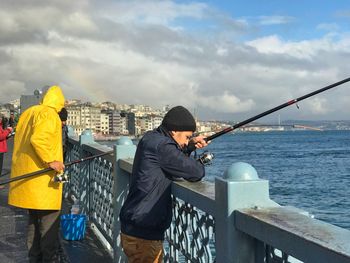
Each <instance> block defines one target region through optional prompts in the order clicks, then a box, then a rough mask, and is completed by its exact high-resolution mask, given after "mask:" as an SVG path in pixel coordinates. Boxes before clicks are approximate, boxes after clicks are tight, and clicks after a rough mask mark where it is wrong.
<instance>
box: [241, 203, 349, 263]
mask: <svg viewBox="0 0 350 263" xmlns="http://www.w3.org/2000/svg"><path fill="white" fill-rule="evenodd" d="M235 223H236V224H235V226H236V228H237V229H238V230H240V231H242V232H244V233H246V234H248V235H250V236H252V237H254V238H256V239H258V240H260V241H262V242H264V243H266V244H269V245H271V246H272V247H275V248H278V249H280V250H282V251H283V252H285V253H287V254H289V255H292V256H293V257H295V258H297V259H299V260H302V261H304V262H317V263H322V262H324V263H326V262H337V263H342V262H344V263H345V262H349V260H350V231H349V230H347V229H343V228H340V227H337V226H334V225H331V224H328V223H325V222H322V221H320V220H316V219H314V218H311V217H309V216H306V215H303V214H300V213H297V212H296V211H295V210H294V209H290V208H286V207H273V208H261V209H242V210H236V211H235Z"/></svg>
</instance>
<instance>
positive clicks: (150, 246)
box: [120, 233, 163, 263]
mask: <svg viewBox="0 0 350 263" xmlns="http://www.w3.org/2000/svg"><path fill="white" fill-rule="evenodd" d="M120 236H121V241H122V247H123V250H124V253H125V255H126V256H127V258H128V263H161V262H163V241H162V240H146V239H142V238H137V237H132V236H128V235H125V234H123V233H120Z"/></svg>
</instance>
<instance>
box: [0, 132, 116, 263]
mask: <svg viewBox="0 0 350 263" xmlns="http://www.w3.org/2000/svg"><path fill="white" fill-rule="evenodd" d="M8 146H9V152H8V153H6V154H5V158H4V168H3V171H2V174H3V176H1V177H0V180H3V179H6V178H9V172H10V169H11V156H12V148H13V138H11V139H9V140H8ZM7 196H8V185H6V186H5V188H3V189H0V263H27V262H28V257H27V247H26V232H27V220H28V217H27V211H26V210H24V209H18V208H15V207H12V206H9V205H8V204H7ZM69 205H70V204H69V203H68V202H67V201H65V202H64V203H63V206H62V213H67V212H68V211H69ZM61 244H62V248H63V253H64V254H65V255H66V257H67V258H68V260H69V261H70V262H71V263H73V262H74V263H80V262H82V263H83V262H84V263H90V262H91V263H92V262H103V263H112V262H113V261H112V258H111V257H110V255H109V254H108V252H107V251H106V250H105V249H104V248H103V247H102V245H101V244H100V242H99V241H98V240H97V238H96V237H95V236H94V234H93V233H92V232H91V230H90V229H87V232H86V236H85V239H84V240H82V241H66V240H61Z"/></svg>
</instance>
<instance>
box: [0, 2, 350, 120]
mask: <svg viewBox="0 0 350 263" xmlns="http://www.w3.org/2000/svg"><path fill="white" fill-rule="evenodd" d="M0 17H1V18H2V23H1V24H0V82H1V83H2V86H1V93H0V103H1V102H7V101H9V100H12V99H16V98H19V96H20V95H21V94H31V93H32V92H33V90H35V89H36V88H40V87H43V86H45V85H47V84H51V83H55V84H58V85H61V86H62V88H63V90H64V92H65V96H66V97H67V98H68V99H75V98H78V99H82V100H83V101H92V102H101V101H113V102H116V103H120V104H146V105H149V106H152V107H155V108H161V107H162V106H164V105H170V106H175V105H184V106H186V107H188V108H190V109H193V108H195V109H196V112H197V113H198V115H199V116H198V117H199V118H201V119H223V120H237V121H239V120H242V119H245V118H248V117H251V116H254V115H256V114H258V113H260V112H263V111H265V110H267V109H269V108H272V107H274V106H276V105H279V104H281V103H283V102H285V101H288V100H290V99H293V98H297V97H300V96H302V95H304V94H306V93H309V92H311V91H313V90H316V89H319V88H321V87H324V86H327V85H329V84H332V83H335V82H337V81H340V80H342V79H345V78H348V77H350V63H349V61H350V26H349V24H350V4H349V3H348V1H314V0H313V1H277V0H273V1H257V0H255V1H234V0H232V1H171V0H162V1H160V0H118V1H116V0H115V1H111V0H99V1H93V0H81V1H73V2H72V1H61V0H52V1H44V0H27V1H2V2H1V8H0ZM43 21H45V22H43ZM349 88H350V84H344V85H342V86H341V87H339V88H336V89H334V90H332V91H329V92H325V93H323V94H320V95H318V96H315V97H313V98H310V99H308V100H305V101H304V102H302V103H300V107H301V109H302V110H296V108H295V107H291V108H288V109H285V110H282V111H280V112H279V113H278V114H280V115H281V119H282V120H285V119H291V118H292V119H311V120H321V119H322V120H326V119H330V120H332V119H338V120H339V119H349V118H350V117H349V114H348V113H349V112H350V92H349ZM270 117H271V118H272V119H273V120H275V119H277V117H276V116H275V115H273V116H270ZM263 121H264V120H263Z"/></svg>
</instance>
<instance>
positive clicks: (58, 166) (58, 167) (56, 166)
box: [48, 161, 64, 173]
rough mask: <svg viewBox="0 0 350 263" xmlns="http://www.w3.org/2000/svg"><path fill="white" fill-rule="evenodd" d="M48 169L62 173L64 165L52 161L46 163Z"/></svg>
mask: <svg viewBox="0 0 350 263" xmlns="http://www.w3.org/2000/svg"><path fill="white" fill-rule="evenodd" d="M48 165H49V167H50V168H52V169H53V170H55V171H56V172H59V173H61V172H63V170H64V164H63V163H62V162H60V161H53V162H51V163H48Z"/></svg>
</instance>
